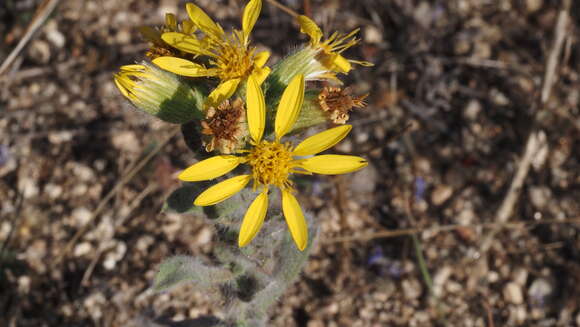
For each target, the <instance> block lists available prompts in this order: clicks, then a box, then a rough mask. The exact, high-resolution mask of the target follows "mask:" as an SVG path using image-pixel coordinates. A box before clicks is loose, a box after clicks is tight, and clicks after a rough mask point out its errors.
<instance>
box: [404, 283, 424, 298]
mask: <svg viewBox="0 0 580 327" xmlns="http://www.w3.org/2000/svg"><path fill="white" fill-rule="evenodd" d="M402 286H403V295H404V296H405V298H406V299H408V300H414V299H417V298H419V297H420V296H421V293H422V292H423V290H422V287H421V283H420V282H419V281H418V280H417V279H414V278H410V279H405V280H404V281H403V283H402Z"/></svg>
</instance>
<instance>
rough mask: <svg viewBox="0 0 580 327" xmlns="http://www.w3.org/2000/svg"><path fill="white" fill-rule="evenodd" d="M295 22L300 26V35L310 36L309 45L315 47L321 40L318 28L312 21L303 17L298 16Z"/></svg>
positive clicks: (320, 32)
mask: <svg viewBox="0 0 580 327" xmlns="http://www.w3.org/2000/svg"><path fill="white" fill-rule="evenodd" d="M297 20H298V24H299V25H300V33H304V34H307V35H308V36H310V44H311V45H312V46H315V45H317V44H318V43H319V42H320V39H321V38H322V31H321V30H320V27H318V25H316V23H315V22H314V21H313V20H312V19H310V18H308V17H306V16H303V15H300V16H298V18H297Z"/></svg>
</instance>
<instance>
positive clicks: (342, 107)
mask: <svg viewBox="0 0 580 327" xmlns="http://www.w3.org/2000/svg"><path fill="white" fill-rule="evenodd" d="M351 92H352V90H351V88H350V87H347V88H345V89H341V88H340V87H329V86H326V87H324V88H323V89H322V91H320V93H319V94H318V103H319V104H320V108H322V110H324V111H325V112H326V113H328V115H329V119H330V120H331V121H332V122H333V123H335V124H344V123H346V121H347V120H348V118H349V117H350V116H349V112H350V111H351V110H352V109H353V108H355V107H356V108H363V107H364V106H366V105H367V104H366V102H365V101H364V100H365V98H366V97H367V96H368V95H369V94H368V93H367V94H364V95H361V96H353V95H351Z"/></svg>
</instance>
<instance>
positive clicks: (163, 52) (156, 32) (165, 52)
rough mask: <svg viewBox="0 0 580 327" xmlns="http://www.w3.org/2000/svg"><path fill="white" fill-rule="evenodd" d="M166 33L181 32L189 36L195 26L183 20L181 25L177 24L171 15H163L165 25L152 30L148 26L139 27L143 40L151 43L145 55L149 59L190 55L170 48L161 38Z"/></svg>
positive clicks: (189, 21)
mask: <svg viewBox="0 0 580 327" xmlns="http://www.w3.org/2000/svg"><path fill="white" fill-rule="evenodd" d="M168 32H183V33H185V34H191V33H194V32H195V26H194V25H193V23H192V22H191V20H185V21H183V22H182V23H181V24H179V23H178V22H177V18H176V17H175V15H173V14H169V13H168V14H165V25H163V26H161V27H159V28H152V27H150V26H141V27H140V28H139V33H141V35H142V36H143V38H144V39H145V40H147V41H149V42H150V43H151V47H150V48H149V50H148V51H147V53H146V54H145V55H146V56H147V57H149V58H151V59H155V58H158V57H163V56H173V57H180V58H187V57H189V56H190V55H189V54H186V53H183V52H182V51H178V50H176V49H175V48H173V47H171V46H170V45H169V44H167V43H166V42H165V41H163V39H162V38H161V35H163V33H168Z"/></svg>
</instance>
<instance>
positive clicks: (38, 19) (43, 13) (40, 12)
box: [0, 0, 60, 75]
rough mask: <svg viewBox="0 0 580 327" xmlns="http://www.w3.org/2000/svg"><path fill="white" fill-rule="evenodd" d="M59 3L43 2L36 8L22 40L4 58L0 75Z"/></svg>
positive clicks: (55, 1) (56, 1) (50, 0)
mask: <svg viewBox="0 0 580 327" xmlns="http://www.w3.org/2000/svg"><path fill="white" fill-rule="evenodd" d="M59 3H60V0H45V1H44V2H43V3H42V4H40V7H38V9H37V10H36V14H35V15H34V18H33V19H32V22H31V23H30V25H28V28H27V29H26V33H25V34H24V36H23V37H22V39H20V42H18V44H17V45H16V48H14V49H13V50H12V52H10V54H9V55H8V57H6V60H4V62H3V63H2V66H0V75H2V74H4V73H5V72H6V71H7V70H8V68H9V67H10V65H12V63H13V62H14V60H15V59H16V57H18V55H19V54H20V52H21V51H22V49H24V47H25V46H26V44H28V42H29V41H30V40H31V39H32V37H33V36H34V34H35V33H36V32H37V31H38V29H39V28H40V27H41V26H42V25H43V24H44V22H45V21H46V19H47V18H48V16H50V14H51V13H52V12H53V11H54V9H55V8H56V6H57V5H58V4H59Z"/></svg>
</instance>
